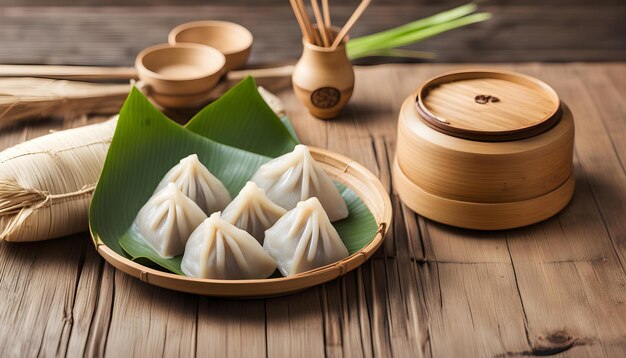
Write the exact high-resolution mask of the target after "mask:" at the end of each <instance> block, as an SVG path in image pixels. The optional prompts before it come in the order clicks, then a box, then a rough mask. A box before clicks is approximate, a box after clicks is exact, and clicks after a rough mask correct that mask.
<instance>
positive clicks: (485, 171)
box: [394, 70, 574, 230]
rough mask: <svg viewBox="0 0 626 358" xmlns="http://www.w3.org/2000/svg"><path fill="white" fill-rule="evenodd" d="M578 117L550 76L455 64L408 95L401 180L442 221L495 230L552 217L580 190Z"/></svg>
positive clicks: (401, 130) (397, 172) (415, 201)
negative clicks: (574, 164) (574, 172)
mask: <svg viewBox="0 0 626 358" xmlns="http://www.w3.org/2000/svg"><path fill="white" fill-rule="evenodd" d="M573 146H574V121H573V116H572V113H571V112H570V110H569V109H568V107H567V106H566V105H565V104H563V103H561V101H560V99H559V97H558V95H557V94H556V92H554V90H553V89H552V88H550V87H549V86H548V85H546V84H545V83H543V82H541V81H539V80H537V79H535V78H532V77H529V76H525V75H522V74H517V73H513V72H505V71H492V70H467V71H457V72H451V73H447V74H443V75H440V76H437V77H435V78H433V79H431V80H429V81H426V82H425V83H424V84H423V85H422V86H421V87H420V88H419V89H418V90H417V92H416V93H414V94H413V95H411V96H410V97H409V98H407V100H406V101H405V102H404V104H403V106H402V109H401V111H400V117H399V122H398V145H397V153H396V162H395V164H394V180H395V184H396V188H397V190H398V193H399V195H400V198H401V199H402V200H403V201H404V202H405V204H407V206H409V207H410V208H411V209H413V210H414V211H415V212H417V213H419V214H421V215H424V216H426V217H428V218H430V219H433V220H435V221H439V222H442V223H445V224H449V225H453V226H459V227H464V228H470V229H481V230H498V229H509V228H514V227H520V226H525V225H529V224H533V223H536V222H538V221H541V220H545V219H547V218H549V217H550V216H552V215H554V214H556V213H557V212H559V211H560V210H561V209H563V207H565V206H566V205H567V203H568V202H569V200H570V199H571V197H572V194H573V191H574V179H573V175H572V157H573Z"/></svg>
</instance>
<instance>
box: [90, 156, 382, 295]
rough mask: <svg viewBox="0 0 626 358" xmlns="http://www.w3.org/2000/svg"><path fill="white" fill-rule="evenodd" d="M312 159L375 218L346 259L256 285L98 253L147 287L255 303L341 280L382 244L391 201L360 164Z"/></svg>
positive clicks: (338, 158)
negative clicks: (366, 238)
mask: <svg viewBox="0 0 626 358" xmlns="http://www.w3.org/2000/svg"><path fill="white" fill-rule="evenodd" d="M309 149H310V150H311V155H313V158H315V160H316V161H317V162H318V163H319V164H320V165H321V166H322V168H324V170H326V172H327V173H328V174H329V175H330V177H331V178H332V179H333V180H336V181H338V182H340V183H342V184H344V185H346V186H348V187H349V188H350V189H352V190H353V191H354V192H355V193H356V194H357V195H358V196H359V197H360V198H361V200H363V203H365V205H367V207H368V209H369V210H370V211H371V212H372V215H374V219H375V220H376V223H377V224H378V232H377V233H376V236H375V237H374V238H373V239H372V241H370V243H369V244H367V245H366V246H365V247H363V248H362V249H361V250H359V251H357V252H355V253H354V254H352V255H350V256H349V257H347V258H345V259H343V260H341V261H338V262H335V263H333V264H330V265H326V266H323V267H320V268H318V269H315V270H311V271H307V272H303V273H301V274H298V275H294V276H289V277H281V278H268V279H260V280H209V279H199V278H192V277H187V276H181V275H176V274H173V273H168V272H163V271H159V270H155V269H152V268H149V267H146V266H143V265H140V264H138V263H137V262H134V261H132V260H130V259H128V258H126V257H123V256H121V255H119V254H117V253H116V252H115V251H113V250H111V249H110V248H109V247H108V246H106V245H105V244H104V243H102V242H101V241H98V240H97V243H96V248H97V250H98V253H100V255H102V257H104V259H105V260H106V261H107V262H109V263H110V264H111V265H113V266H114V267H115V268H117V269H119V270H121V271H123V272H125V273H127V274H129V275H131V276H134V277H137V278H139V279H140V280H142V281H144V282H147V283H149V284H152V285H155V286H159V287H164V288H168V289H171V290H175V291H181V292H188V293H194V294H199V295H207V296H220V297H236V298H254V297H268V296H280V295H285V294H288V293H293V292H297V291H301V290H304V289H306V288H309V287H312V286H315V285H319V284H322V283H324V282H328V281H331V280H334V279H336V278H337V277H340V276H342V275H345V274H346V273H348V272H349V271H351V270H354V269H355V268H357V267H359V266H361V265H362V264H363V263H364V262H365V261H366V260H367V259H368V258H370V257H371V256H372V255H373V254H374V252H375V251H376V250H377V249H378V248H379V247H380V245H381V244H382V242H383V240H384V238H385V234H386V233H387V229H388V228H389V225H390V223H391V217H392V212H391V210H392V209H391V201H390V199H389V195H387V192H386V190H385V188H384V186H383V185H382V183H381V182H380V180H378V178H377V177H376V176H375V175H374V174H372V173H371V172H370V171H369V170H367V169H366V168H364V167H363V166H362V165H360V164H358V163H356V162H354V161H353V160H351V159H349V158H347V157H344V156H342V155H339V154H336V153H333V152H331V151H328V150H325V149H320V148H314V147H309Z"/></svg>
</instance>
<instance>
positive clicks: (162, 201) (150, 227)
mask: <svg viewBox="0 0 626 358" xmlns="http://www.w3.org/2000/svg"><path fill="white" fill-rule="evenodd" d="M204 219H206V214H205V213H204V211H202V209H200V207H199V206H198V205H196V203H194V202H193V201H192V200H191V199H189V198H188V197H187V196H185V195H184V194H183V193H181V191H180V190H178V188H177V187H176V185H174V184H173V183H170V184H169V185H168V186H166V187H165V188H163V189H162V190H160V191H158V192H157V193H155V194H154V195H153V196H152V197H151V198H150V200H148V202H147V203H146V204H145V205H144V206H143V207H142V208H141V210H139V213H138V214H137V217H136V218H135V222H134V224H133V225H134V228H135V230H137V231H138V232H139V233H140V234H141V236H142V237H143V238H144V239H145V240H146V242H147V243H148V244H150V246H152V248H154V250H155V251H156V252H157V253H158V254H159V255H161V256H162V257H164V258H171V257H174V256H178V255H180V254H182V253H183V251H184V250H185V244H186V243H187V239H188V238H189V235H191V233H192V232H193V231H194V229H195V228H196V227H198V225H200V224H201V223H202V221H203V220H204Z"/></svg>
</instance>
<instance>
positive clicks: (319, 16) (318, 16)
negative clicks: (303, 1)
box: [311, 0, 330, 47]
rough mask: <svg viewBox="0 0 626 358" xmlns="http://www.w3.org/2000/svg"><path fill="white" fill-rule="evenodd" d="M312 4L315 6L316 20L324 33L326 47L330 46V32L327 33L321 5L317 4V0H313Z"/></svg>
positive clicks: (323, 39) (321, 32)
mask: <svg viewBox="0 0 626 358" xmlns="http://www.w3.org/2000/svg"><path fill="white" fill-rule="evenodd" d="M311 6H312V7H313V14H314V15H315V21H317V29H318V30H319V32H320V35H322V43H323V44H324V47H328V46H330V41H328V34H327V33H326V26H324V19H323V18H322V13H321V12H320V7H319V5H318V4H317V0H311Z"/></svg>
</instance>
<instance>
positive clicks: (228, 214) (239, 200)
mask: <svg viewBox="0 0 626 358" xmlns="http://www.w3.org/2000/svg"><path fill="white" fill-rule="evenodd" d="M286 212H287V210H285V209H283V208H281V207H280V206H278V205H276V204H274V203H273V202H272V201H271V200H270V199H268V198H267V196H266V195H265V191H264V190H263V189H260V188H259V187H258V186H257V185H256V184H255V183H254V182H251V181H249V182H248V183H246V185H245V186H244V187H243V189H241V191H240V192H239V194H238V195H237V197H236V198H235V199H233V201H232V202H231V203H230V204H228V206H227V207H226V209H224V212H223V213H222V219H224V220H226V221H228V222H229V223H231V224H233V225H235V226H236V227H238V228H240V229H242V230H244V231H247V232H248V233H249V234H250V235H252V236H253V237H254V238H255V239H256V240H257V241H258V242H259V243H260V244H263V238H264V237H265V230H267V229H269V228H270V227H272V225H274V224H275V223H276V221H277V220H278V219H279V218H280V217H281V216H283V215H285V213H286Z"/></svg>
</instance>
